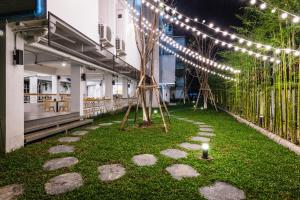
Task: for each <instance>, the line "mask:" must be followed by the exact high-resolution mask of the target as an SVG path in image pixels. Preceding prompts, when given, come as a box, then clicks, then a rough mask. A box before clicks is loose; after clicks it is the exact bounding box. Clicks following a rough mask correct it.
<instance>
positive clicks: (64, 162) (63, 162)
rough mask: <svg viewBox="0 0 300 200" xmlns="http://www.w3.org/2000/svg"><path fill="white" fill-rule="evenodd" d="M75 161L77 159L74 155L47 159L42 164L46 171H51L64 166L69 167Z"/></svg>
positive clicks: (76, 161)
mask: <svg viewBox="0 0 300 200" xmlns="http://www.w3.org/2000/svg"><path fill="white" fill-rule="evenodd" d="M77 163H78V159H77V158H74V157H66V158H56V159H53V160H49V161H47V162H46V163H45V164H44V166H43V168H44V170H46V171H52V170H56V169H61V168H65V167H71V166H73V165H75V164H77Z"/></svg>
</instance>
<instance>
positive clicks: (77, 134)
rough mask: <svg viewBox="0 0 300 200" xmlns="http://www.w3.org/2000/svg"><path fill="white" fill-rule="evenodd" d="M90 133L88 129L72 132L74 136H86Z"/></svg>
mask: <svg viewBox="0 0 300 200" xmlns="http://www.w3.org/2000/svg"><path fill="white" fill-rule="evenodd" d="M87 133H88V131H75V132H74V133H72V135H74V136H84V135H86V134H87Z"/></svg>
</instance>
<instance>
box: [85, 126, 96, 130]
mask: <svg viewBox="0 0 300 200" xmlns="http://www.w3.org/2000/svg"><path fill="white" fill-rule="evenodd" d="M98 128H99V126H90V127H87V128H86V129H87V130H89V131H94V130H97V129H98Z"/></svg>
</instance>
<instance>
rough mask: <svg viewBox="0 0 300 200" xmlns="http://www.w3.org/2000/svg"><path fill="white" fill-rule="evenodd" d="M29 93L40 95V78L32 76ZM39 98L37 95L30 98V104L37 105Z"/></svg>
mask: <svg viewBox="0 0 300 200" xmlns="http://www.w3.org/2000/svg"><path fill="white" fill-rule="evenodd" d="M29 93H30V94H37V93H38V77H37V76H31V77H30V78H29ZM37 102H38V97H37V96H36V95H31V96H30V103H37Z"/></svg>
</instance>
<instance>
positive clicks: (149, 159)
mask: <svg viewBox="0 0 300 200" xmlns="http://www.w3.org/2000/svg"><path fill="white" fill-rule="evenodd" d="M132 161H133V163H134V164H136V165H137V166H140V167H143V166H152V165H155V163H156V161H157V159H156V158H155V156H154V155H151V154H142V155H137V156H134V157H133V158H132Z"/></svg>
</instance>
